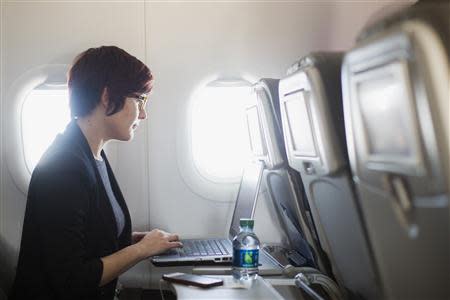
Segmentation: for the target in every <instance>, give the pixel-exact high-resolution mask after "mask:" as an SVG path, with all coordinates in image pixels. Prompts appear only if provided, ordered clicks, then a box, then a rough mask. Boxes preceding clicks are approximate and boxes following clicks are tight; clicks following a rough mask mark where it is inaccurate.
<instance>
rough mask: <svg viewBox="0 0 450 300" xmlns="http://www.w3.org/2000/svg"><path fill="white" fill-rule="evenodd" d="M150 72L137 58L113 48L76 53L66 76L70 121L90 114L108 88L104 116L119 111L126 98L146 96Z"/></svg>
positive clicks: (150, 84) (150, 79)
mask: <svg viewBox="0 0 450 300" xmlns="http://www.w3.org/2000/svg"><path fill="white" fill-rule="evenodd" d="M152 79H153V76H152V73H151V72H150V69H149V68H148V67H147V66H146V65H145V64H144V63H143V62H141V61H140V60H139V59H137V58H136V57H134V56H132V55H130V54H128V53H127V52H126V51H124V50H122V49H120V48H118V47H116V46H102V47H98V48H90V49H88V50H86V51H84V52H82V53H81V54H79V55H78V56H77V57H76V58H75V61H74V64H73V66H72V67H71V69H70V70H69V73H68V86H69V105H70V110H71V115H72V118H75V117H84V116H87V115H89V114H90V113H91V112H92V111H93V110H94V108H95V107H96V106H97V105H98V103H99V102H100V99H101V96H102V92H103V89H104V88H107V91H108V95H109V100H110V102H109V105H108V108H107V115H112V114H115V113H116V112H119V111H120V110H122V108H123V106H124V103H125V98H126V96H128V95H130V94H133V93H138V94H144V93H149V92H150V90H151V89H152Z"/></svg>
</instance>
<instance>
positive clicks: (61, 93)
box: [21, 85, 70, 173]
mask: <svg viewBox="0 0 450 300" xmlns="http://www.w3.org/2000/svg"><path fill="white" fill-rule="evenodd" d="M69 122H70V110H69V99H68V92H67V88H61V87H59V88H49V87H47V86H46V85H44V86H42V87H38V88H36V89H34V90H32V91H31V92H30V93H29V94H28V96H27V97H26V98H25V100H24V103H23V106H22V113H21V128H22V140H23V151H24V156H25V163H26V166H27V169H28V171H29V172H30V173H32V172H33V169H34V167H35V166H36V165H37V163H38V162H39V159H40V158H41V156H42V154H44V152H45V150H46V149H47V148H48V147H49V146H50V144H51V143H52V141H53V140H54V139H55V137H56V135H57V134H58V133H60V132H62V131H64V129H65V127H66V126H67V124H68V123H69Z"/></svg>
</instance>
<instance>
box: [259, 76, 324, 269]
mask: <svg viewBox="0 0 450 300" xmlns="http://www.w3.org/2000/svg"><path fill="white" fill-rule="evenodd" d="M278 83H279V80H278V79H267V78H265V79H261V80H260V81H259V82H257V83H256V84H255V85H254V86H253V93H254V95H255V99H256V102H255V103H254V109H256V111H257V113H258V116H259V120H260V121H261V133H262V136H263V140H264V149H266V155H265V156H264V158H263V160H264V163H265V171H264V174H263V183H264V185H265V187H266V188H267V191H268V195H269V197H270V199H271V201H272V203H273V204H274V206H275V208H276V210H277V214H278V217H279V219H280V223H281V224H282V225H283V227H284V228H283V229H284V231H285V233H286V236H287V238H288V240H289V245H286V247H287V248H289V250H292V251H291V252H289V253H288V254H287V256H288V259H289V261H290V263H291V264H292V265H295V266H311V267H318V266H319V265H321V263H320V259H316V258H317V257H320V254H319V253H317V251H318V250H317V242H316V240H315V239H314V237H313V233H311V228H313V227H312V226H311V224H310V223H309V219H310V218H308V217H307V214H308V210H309V208H308V207H307V206H306V207H305V204H307V202H306V199H305V195H304V192H303V187H302V186H300V187H299V186H298V185H296V184H295V183H296V182H298V181H299V180H301V179H300V177H299V176H298V174H297V173H296V172H295V171H293V170H292V169H290V168H289V166H288V165H287V160H286V153H285V149H284V142H283V136H282V131H281V119H280V109H279V97H278ZM300 182H301V181H300Z"/></svg>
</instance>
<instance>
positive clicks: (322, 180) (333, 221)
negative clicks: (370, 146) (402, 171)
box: [280, 52, 379, 299]
mask: <svg viewBox="0 0 450 300" xmlns="http://www.w3.org/2000/svg"><path fill="white" fill-rule="evenodd" d="M341 62H342V54H341V53H319V52H318V53H312V54H310V55H308V56H306V57H304V58H302V59H301V60H300V61H299V62H298V63H296V64H295V65H294V66H293V67H292V68H291V71H290V75H289V76H287V77H286V78H284V79H282V80H281V82H280V107H281V116H282V120H283V131H284V139H285V142H286V150H287V156H288V160H289V165H291V166H292V167H293V168H294V169H296V170H297V171H298V172H300V174H301V178H302V181H303V185H304V189H305V191H306V195H307V198H308V200H309V205H310V207H311V211H312V215H313V219H314V222H315V225H316V229H317V232H318V235H319V240H320V245H321V247H322V249H323V250H324V251H325V252H326V253H327V256H328V258H329V260H330V262H331V267H332V273H333V275H334V277H335V278H336V280H337V282H338V284H339V285H340V286H341V287H342V288H343V289H345V290H347V292H348V295H347V297H348V298H358V297H363V298H365V299H379V294H378V290H379V289H378V284H377V280H376V275H375V271H374V267H373V263H372V258H371V253H370V251H369V249H370V248H369V246H368V241H367V239H366V234H365V229H364V227H363V223H362V220H361V218H360V213H359V208H358V206H357V202H356V194H355V193H354V186H353V182H352V179H351V173H350V167H349V162H348V156H347V150H346V141H345V129H344V120H343V109H342V97H341V84H340V67H341Z"/></svg>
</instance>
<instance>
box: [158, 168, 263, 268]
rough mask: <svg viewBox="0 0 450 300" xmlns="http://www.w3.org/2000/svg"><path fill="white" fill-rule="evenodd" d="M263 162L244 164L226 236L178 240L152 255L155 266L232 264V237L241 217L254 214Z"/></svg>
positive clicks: (235, 233)
mask: <svg viewBox="0 0 450 300" xmlns="http://www.w3.org/2000/svg"><path fill="white" fill-rule="evenodd" d="M263 170H264V162H262V161H255V162H251V163H249V164H248V165H247V166H246V167H245V168H244V173H243V176H242V179H241V183H240V186H239V192H238V195H237V199H236V205H235V207H234V212H233V218H232V220H231V226H230V230H229V238H228V239H226V238H219V239H188V240H181V242H182V243H183V248H178V249H172V250H169V251H167V252H165V253H163V254H160V255H157V256H153V257H152V258H151V259H150V260H151V262H152V263H153V264H154V265H156V266H180V265H194V264H231V261H232V259H233V246H232V242H231V241H232V239H233V238H234V237H235V236H236V235H237V234H238V233H239V221H240V219H241V218H253V215H254V213H255V207H256V199H257V198H258V193H259V187H260V185H261V177H262V173H263Z"/></svg>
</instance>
